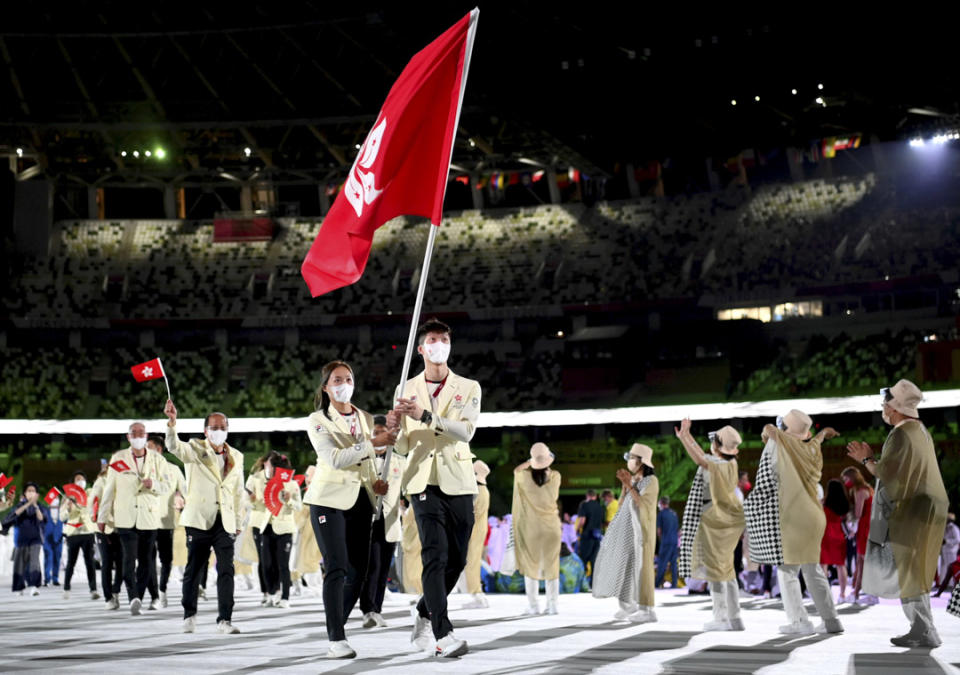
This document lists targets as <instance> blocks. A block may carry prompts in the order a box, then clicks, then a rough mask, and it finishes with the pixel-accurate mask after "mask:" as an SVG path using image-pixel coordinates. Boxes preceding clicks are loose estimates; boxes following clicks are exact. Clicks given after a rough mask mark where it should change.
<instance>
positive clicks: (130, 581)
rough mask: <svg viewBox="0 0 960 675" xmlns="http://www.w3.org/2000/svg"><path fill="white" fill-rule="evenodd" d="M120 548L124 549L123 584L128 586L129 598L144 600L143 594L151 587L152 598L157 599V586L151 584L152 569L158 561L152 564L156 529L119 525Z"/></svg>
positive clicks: (129, 599) (154, 569)
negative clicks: (140, 528)
mask: <svg viewBox="0 0 960 675" xmlns="http://www.w3.org/2000/svg"><path fill="white" fill-rule="evenodd" d="M117 536H118V537H119V538H120V548H122V549H123V585H124V586H126V587H127V600H128V601H130V602H133V599H134V598H139V599H141V600H143V594H144V593H145V592H146V590H147V588H148V587H150V586H153V587H152V588H150V597H151V599H156V597H157V595H156V593H157V591H156V586H155V585H153V584H151V579H150V577H151V574H150V571H151V569H152V570H153V571H154V572H155V571H156V563H155V562H154V563H153V564H151V562H150V561H151V558H152V557H153V549H154V547H155V546H156V543H157V531H156V530H138V529H137V528H135V527H118V528H117Z"/></svg>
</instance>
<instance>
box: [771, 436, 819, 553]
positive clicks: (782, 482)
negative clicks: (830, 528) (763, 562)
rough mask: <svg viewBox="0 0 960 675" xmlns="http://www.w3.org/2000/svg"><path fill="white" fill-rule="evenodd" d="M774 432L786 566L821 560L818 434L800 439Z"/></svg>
mask: <svg viewBox="0 0 960 675" xmlns="http://www.w3.org/2000/svg"><path fill="white" fill-rule="evenodd" d="M776 434H777V439H776V440H777V474H778V479H779V480H778V490H779V498H780V536H781V539H782V541H783V562H784V564H785V565H804V564H808V563H819V562H820V540H821V539H823V531H824V530H825V529H826V527H827V518H826V516H824V514H823V505H822V504H821V503H820V499H819V498H818V497H817V485H818V484H819V483H820V475H821V474H822V472H823V455H822V454H821V452H820V442H821V439H820V437H819V436H815V437H814V438H811V439H810V440H809V441H801V440H800V439H799V438H797V437H795V436H791V435H790V434H787V433H784V432H783V431H781V430H780V429H777V430H776Z"/></svg>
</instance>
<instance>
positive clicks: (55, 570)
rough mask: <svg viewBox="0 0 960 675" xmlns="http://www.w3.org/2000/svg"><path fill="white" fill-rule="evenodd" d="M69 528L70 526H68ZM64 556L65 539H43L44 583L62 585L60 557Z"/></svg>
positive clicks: (45, 537)
mask: <svg viewBox="0 0 960 675" xmlns="http://www.w3.org/2000/svg"><path fill="white" fill-rule="evenodd" d="M68 527H69V525H68ZM62 554H63V539H54V538H53V537H47V536H44V538H43V583H45V584H49V583H52V582H56V583H60V556H61V555H62Z"/></svg>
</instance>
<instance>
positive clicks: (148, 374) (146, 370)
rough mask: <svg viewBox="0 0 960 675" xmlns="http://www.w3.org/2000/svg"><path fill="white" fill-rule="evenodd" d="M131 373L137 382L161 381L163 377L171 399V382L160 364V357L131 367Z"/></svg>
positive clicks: (168, 396)
mask: <svg viewBox="0 0 960 675" xmlns="http://www.w3.org/2000/svg"><path fill="white" fill-rule="evenodd" d="M130 372H131V373H133V378H134V379H135V380H136V381H137V382H147V381H148V380H159V379H160V378H161V377H162V378H163V383H164V384H165V385H166V386H167V398H171V396H170V382H169V381H168V380H167V374H166V372H164V370H163V364H162V363H161V362H160V357H159V356H158V357H157V358H155V359H151V360H149V361H146V362H144V363H140V364H137V365H135V366H131V368H130Z"/></svg>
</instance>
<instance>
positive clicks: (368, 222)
mask: <svg viewBox="0 0 960 675" xmlns="http://www.w3.org/2000/svg"><path fill="white" fill-rule="evenodd" d="M479 15H480V10H478V9H474V10H473V11H472V12H470V13H469V14H467V15H466V16H465V17H463V18H462V19H460V21H458V22H457V23H456V24H454V25H453V26H452V27H450V28H449V29H448V30H447V31H446V32H445V33H444V34H443V35H441V36H440V37H438V38H437V39H436V40H434V41H433V42H431V43H430V44H429V45H427V46H426V47H425V48H424V49H423V50H422V51H420V52H418V53H417V54H416V55H414V57H413V58H412V59H410V62H409V63H408V64H407V67H406V68H404V69H403V72H402V73H400V77H398V78H397V81H396V82H394V84H393V87H392V88H391V89H390V93H389V94H387V99H386V101H384V103H383V107H382V108H381V109H380V114H379V115H377V120H376V122H375V123H374V125H373V128H372V129H371V130H370V133H369V134H367V138H366V140H365V141H364V143H363V145H362V146H360V150H359V152H358V153H357V158H356V159H355V160H354V162H353V166H351V167H350V173H349V175H348V176H347V180H346V183H345V184H344V188H343V190H342V191H341V192H340V194H338V195H337V198H336V200H334V202H333V206H332V207H330V212H329V213H328V214H327V217H326V218H325V219H324V221H323V225H321V227H320V232H319V233H318V234H317V238H316V239H315V240H314V242H313V245H312V246H311V247H310V251H309V252H308V253H307V257H306V258H305V259H304V261H303V265H302V266H301V268H300V271H301V273H302V274H303V279H304V281H306V282H307V286H309V287H310V293H311V295H313V297H316V296H318V295H323V294H324V293H328V292H330V291H333V290H336V289H337V288H342V287H343V286H349V285H350V284H352V283H354V282H355V281H357V280H358V279H359V278H360V277H361V275H363V270H364V268H365V267H366V266H367V258H368V257H369V256H370V245H371V243H372V242H373V233H374V231H376V229H377V228H379V227H380V226H381V225H383V224H384V223H386V222H387V221H388V220H390V219H391V218H395V217H396V216H400V215H409V216H423V217H424V218H429V219H430V222H431V223H433V224H434V225H439V224H440V220H441V216H442V212H443V197H444V193H445V191H446V187H447V174H448V173H449V171H450V156H451V154H452V152H453V139H454V136H455V135H456V130H457V122H458V120H459V118H460V105H461V103H462V101H463V91H464V88H465V86H466V83H467V70H468V68H469V65H470V54H471V51H472V50H473V37H474V34H475V33H476V27H477V17H478V16H479Z"/></svg>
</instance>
